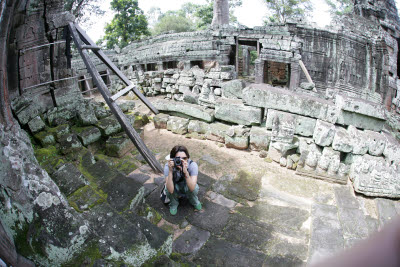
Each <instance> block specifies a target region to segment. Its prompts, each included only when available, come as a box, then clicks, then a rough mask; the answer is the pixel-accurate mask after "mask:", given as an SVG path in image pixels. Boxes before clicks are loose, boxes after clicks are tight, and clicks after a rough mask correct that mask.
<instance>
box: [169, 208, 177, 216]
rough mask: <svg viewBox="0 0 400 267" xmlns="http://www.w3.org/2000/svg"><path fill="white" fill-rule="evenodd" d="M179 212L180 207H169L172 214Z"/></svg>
mask: <svg viewBox="0 0 400 267" xmlns="http://www.w3.org/2000/svg"><path fill="white" fill-rule="evenodd" d="M177 212H178V208H169V213H171V215H176V213H177Z"/></svg>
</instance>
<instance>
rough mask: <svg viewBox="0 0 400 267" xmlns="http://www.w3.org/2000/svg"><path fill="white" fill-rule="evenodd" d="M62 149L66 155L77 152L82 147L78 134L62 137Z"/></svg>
mask: <svg viewBox="0 0 400 267" xmlns="http://www.w3.org/2000/svg"><path fill="white" fill-rule="evenodd" d="M59 141H60V150H61V153H63V154H64V155H66V154H70V153H74V152H77V151H79V150H81V149H82V143H81V142H80V141H79V139H78V136H77V135H76V134H66V135H63V136H62V137H61V138H60V140H59Z"/></svg>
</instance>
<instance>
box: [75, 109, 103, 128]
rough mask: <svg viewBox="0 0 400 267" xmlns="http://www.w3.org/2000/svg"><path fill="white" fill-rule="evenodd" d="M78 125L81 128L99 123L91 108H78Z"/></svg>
mask: <svg viewBox="0 0 400 267" xmlns="http://www.w3.org/2000/svg"><path fill="white" fill-rule="evenodd" d="M76 117H77V120H78V124H79V125H81V126H89V125H94V124H96V123H97V121H98V120H97V117H96V114H95V112H94V110H93V109H92V107H91V106H87V107H85V106H83V107H80V108H78V111H77V114H76Z"/></svg>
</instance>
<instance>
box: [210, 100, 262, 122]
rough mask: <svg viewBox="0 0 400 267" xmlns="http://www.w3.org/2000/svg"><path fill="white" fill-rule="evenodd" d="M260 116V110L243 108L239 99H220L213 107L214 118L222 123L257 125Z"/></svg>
mask: <svg viewBox="0 0 400 267" xmlns="http://www.w3.org/2000/svg"><path fill="white" fill-rule="evenodd" d="M261 116H262V113H261V108H257V107H250V106H245V105H243V102H242V101H241V100H239V99H223V98H220V99H218V100H217V102H216V105H215V117H216V118H217V119H220V120H223V121H228V122H233V123H237V124H242V125H259V124H260V123H261Z"/></svg>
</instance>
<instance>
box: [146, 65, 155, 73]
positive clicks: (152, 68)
mask: <svg viewBox="0 0 400 267" xmlns="http://www.w3.org/2000/svg"><path fill="white" fill-rule="evenodd" d="M156 70H157V64H156V63H148V64H147V69H146V71H156Z"/></svg>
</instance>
